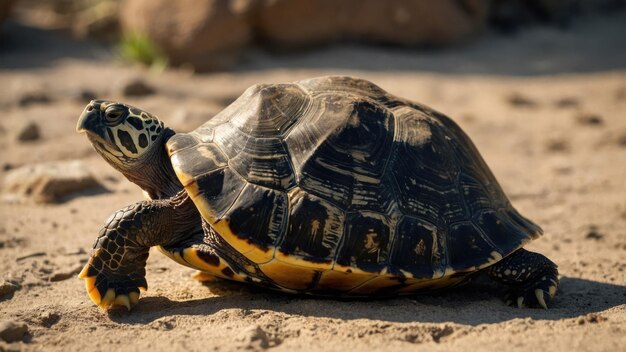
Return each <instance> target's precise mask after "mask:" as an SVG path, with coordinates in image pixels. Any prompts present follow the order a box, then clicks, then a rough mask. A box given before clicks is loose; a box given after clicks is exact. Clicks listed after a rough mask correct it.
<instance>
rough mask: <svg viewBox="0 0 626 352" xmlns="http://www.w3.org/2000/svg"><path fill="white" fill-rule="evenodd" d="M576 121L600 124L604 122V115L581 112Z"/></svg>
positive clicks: (584, 123) (590, 124)
mask: <svg viewBox="0 0 626 352" xmlns="http://www.w3.org/2000/svg"><path fill="white" fill-rule="evenodd" d="M576 121H578V123H580V124H581V125H589V126H600V125H603V124H604V119H602V116H600V115H597V114H591V113H584V114H580V115H578V116H577V117H576Z"/></svg>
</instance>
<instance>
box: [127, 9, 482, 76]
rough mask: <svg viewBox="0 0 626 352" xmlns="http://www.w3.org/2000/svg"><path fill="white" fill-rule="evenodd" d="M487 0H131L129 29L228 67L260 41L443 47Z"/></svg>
mask: <svg viewBox="0 0 626 352" xmlns="http://www.w3.org/2000/svg"><path fill="white" fill-rule="evenodd" d="M487 8H488V0H437V1H430V0H419V1H418V0H385V1H382V0H181V1H170V0H126V1H125V2H124V4H123V6H122V10H121V13H120V16H121V22H122V27H123V29H124V31H125V32H137V33H141V34H144V35H147V36H148V37H149V38H151V39H152V40H153V41H154V43H155V44H156V45H157V46H158V47H160V48H161V49H162V50H163V51H164V52H165V53H166V55H167V56H168V57H169V58H170V60H171V62H172V63H174V64H184V63H186V64H190V65H191V66H193V67H194V68H195V69H197V70H208V69H215V68H224V67H227V66H229V65H231V64H233V63H234V61H235V60H236V58H237V57H238V54H239V53H240V51H241V50H242V49H244V48H245V47H246V46H248V45H250V44H253V43H254V41H255V40H256V41H262V42H263V43H264V44H268V45H269V46H272V47H276V48H281V49H291V48H299V47H303V46H311V45H319V44H325V43H331V42H334V41H337V40H358V41H370V42H376V43H386V44H394V45H402V46H416V45H429V46H441V45H447V44H450V43H456V42H459V41H463V40H465V39H466V38H469V37H471V36H472V35H474V34H476V33H477V32H479V31H480V30H481V29H482V27H483V23H484V22H485V19H486V15H487Z"/></svg>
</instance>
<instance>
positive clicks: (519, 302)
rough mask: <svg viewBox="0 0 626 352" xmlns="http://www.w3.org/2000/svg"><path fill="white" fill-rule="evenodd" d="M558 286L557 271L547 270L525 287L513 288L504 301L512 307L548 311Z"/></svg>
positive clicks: (525, 284)
mask: <svg viewBox="0 0 626 352" xmlns="http://www.w3.org/2000/svg"><path fill="white" fill-rule="evenodd" d="M558 285H559V281H558V277H557V272H556V270H553V269H551V268H547V269H546V270H544V271H542V272H539V273H538V275H537V276H535V278H534V279H531V280H529V281H527V282H525V283H524V285H522V286H519V287H514V288H512V289H511V290H510V291H509V292H508V293H507V294H506V295H505V296H504V301H505V302H506V304H507V305H509V306H512V307H518V308H524V307H528V308H543V309H548V306H549V305H550V303H552V299H553V298H554V295H555V294H556V290H557V288H558Z"/></svg>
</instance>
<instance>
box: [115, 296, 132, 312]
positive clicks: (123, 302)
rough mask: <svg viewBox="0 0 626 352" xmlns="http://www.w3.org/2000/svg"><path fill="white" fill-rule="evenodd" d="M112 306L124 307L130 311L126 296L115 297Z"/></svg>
mask: <svg viewBox="0 0 626 352" xmlns="http://www.w3.org/2000/svg"><path fill="white" fill-rule="evenodd" d="M113 305H116V306H123V307H126V309H127V310H129V311H130V300H129V299H128V296H127V295H119V296H117V297H115V301H114V302H113Z"/></svg>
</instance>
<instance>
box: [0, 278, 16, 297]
mask: <svg viewBox="0 0 626 352" xmlns="http://www.w3.org/2000/svg"><path fill="white" fill-rule="evenodd" d="M19 288H20V287H19V286H18V285H16V284H14V283H13V282H11V281H5V280H2V281H0V296H4V295H8V294H11V293H13V292H15V291H17V290H18V289H19Z"/></svg>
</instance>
